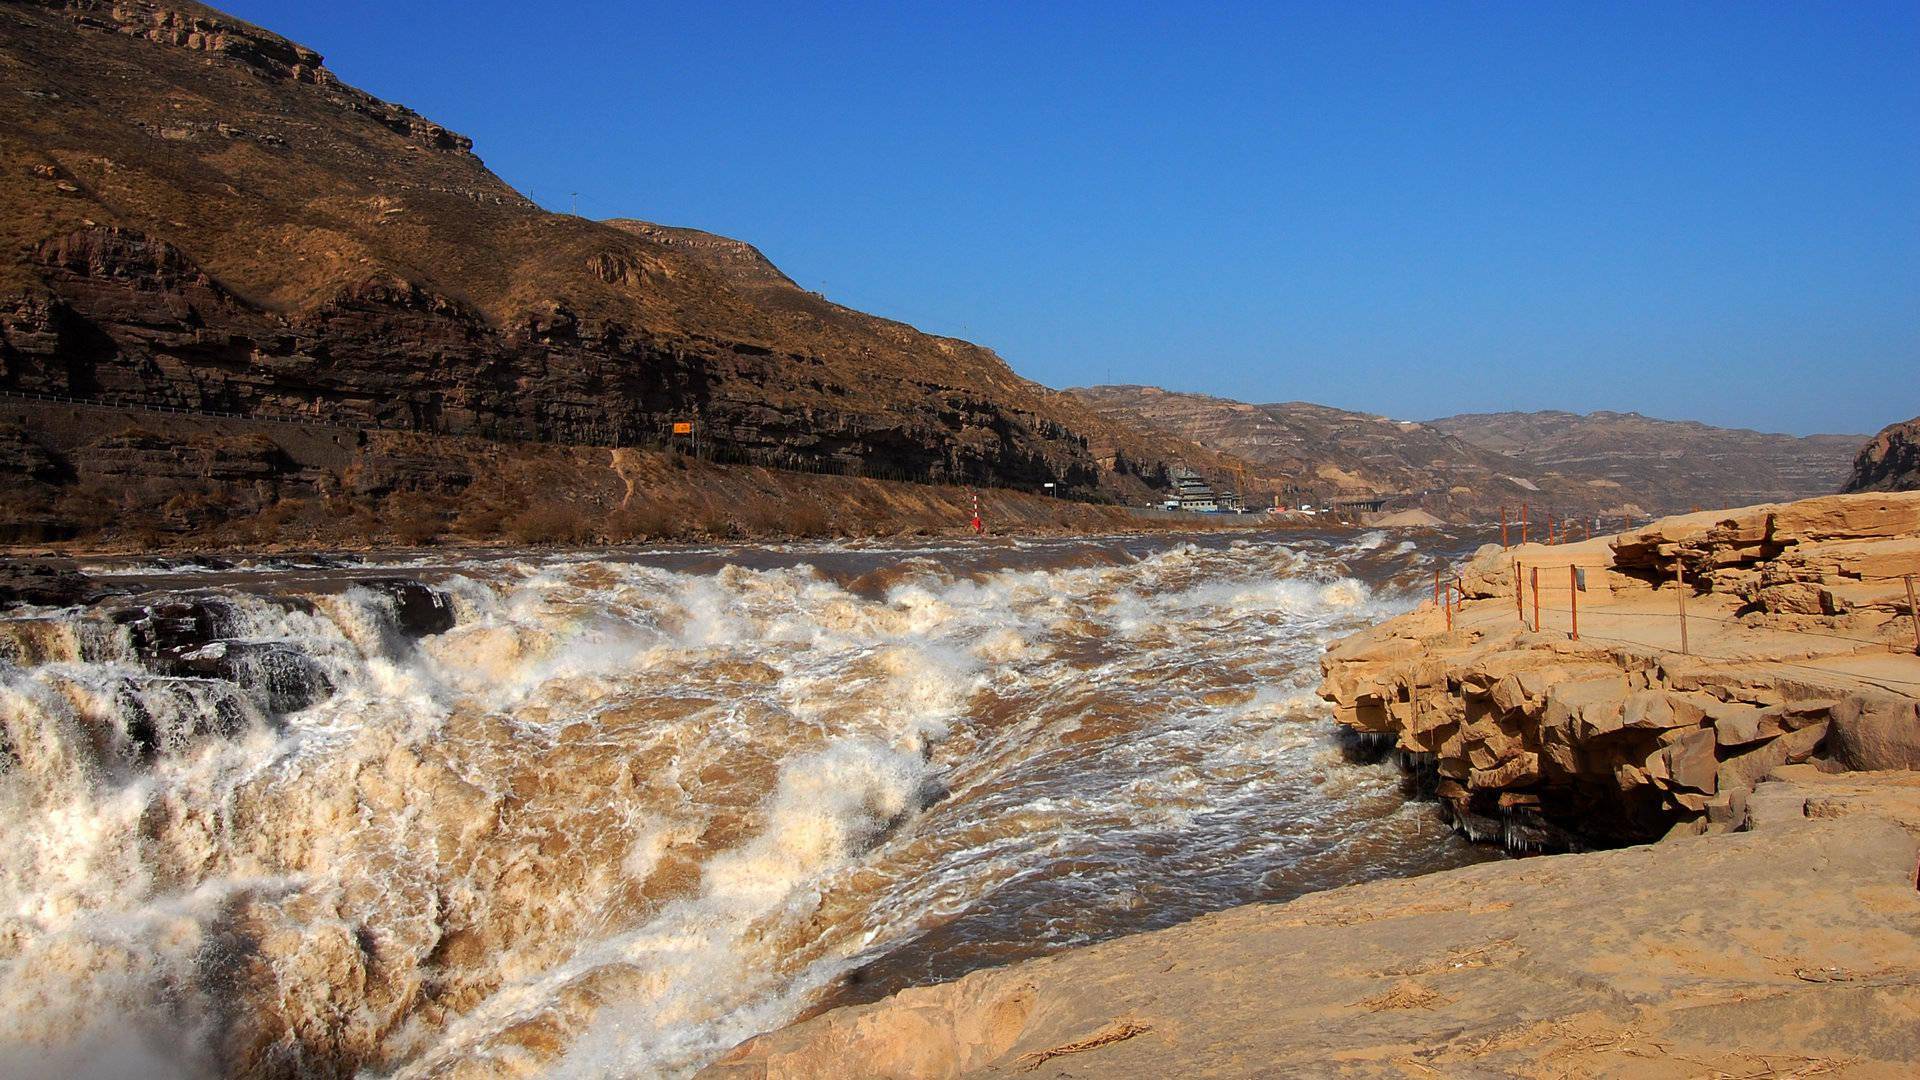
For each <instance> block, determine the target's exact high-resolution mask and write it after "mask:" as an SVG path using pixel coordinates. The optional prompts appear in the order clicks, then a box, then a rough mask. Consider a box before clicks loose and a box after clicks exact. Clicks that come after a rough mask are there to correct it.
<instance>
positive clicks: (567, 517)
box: [506, 503, 593, 544]
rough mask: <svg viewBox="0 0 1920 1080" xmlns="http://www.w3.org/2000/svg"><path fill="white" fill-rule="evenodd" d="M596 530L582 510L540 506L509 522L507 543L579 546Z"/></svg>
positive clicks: (559, 505) (555, 504)
mask: <svg viewBox="0 0 1920 1080" xmlns="http://www.w3.org/2000/svg"><path fill="white" fill-rule="evenodd" d="M592 535H593V529H592V527H591V526H590V525H589V524H588V522H587V519H586V516H585V515H584V514H582V513H581V512H580V510H579V508H578V507H574V506H569V505H566V504H564V503H539V504H536V505H534V506H530V507H528V508H527V509H525V510H522V511H520V512H519V513H518V514H515V515H514V516H513V517H511V518H509V519H507V522H506V536H507V539H509V540H512V541H514V542H515V543H520V544H579V543H584V542H585V541H587V540H589V539H591V538H592Z"/></svg>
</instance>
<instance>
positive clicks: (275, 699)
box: [150, 641, 333, 713]
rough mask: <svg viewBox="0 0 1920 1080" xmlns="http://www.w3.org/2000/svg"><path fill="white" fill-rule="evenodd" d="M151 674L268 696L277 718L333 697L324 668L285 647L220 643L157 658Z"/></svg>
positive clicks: (278, 643) (268, 704)
mask: <svg viewBox="0 0 1920 1080" xmlns="http://www.w3.org/2000/svg"><path fill="white" fill-rule="evenodd" d="M150 669H151V670H153V671H156V672H158V673H159V674H164V675H175V676H189V677H197V678H203V679H220V680H223V681H225V682H230V683H235V684H237V685H239V686H241V687H243V688H245V689H247V690H252V691H255V692H257V693H259V694H261V695H263V696H264V697H265V698H266V701H265V704H266V707H267V709H268V711H270V712H273V713H288V712H298V711H299V710H301V709H304V708H306V707H307V706H309V705H312V704H314V703H315V702H318V701H323V700H325V699H326V698H327V697H328V696H330V695H331V694H332V693H333V682H332V680H330V679H328V678H327V675H326V672H324V671H322V670H320V665H318V664H316V663H315V662H314V660H313V658H312V657H310V656H308V655H307V654H305V653H303V652H301V651H300V650H299V649H298V648H297V647H295V646H294V645H292V644H291V643H289V642H285V641H215V642H212V643H210V644H207V645H203V646H201V647H199V648H197V649H191V650H186V651H179V652H175V653H173V654H170V655H166V656H164V657H159V658H156V660H155V662H154V663H153V664H151V665H150Z"/></svg>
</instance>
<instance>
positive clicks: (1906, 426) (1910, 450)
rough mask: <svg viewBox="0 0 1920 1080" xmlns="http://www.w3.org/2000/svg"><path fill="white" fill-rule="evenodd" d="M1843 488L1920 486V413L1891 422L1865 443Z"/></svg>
mask: <svg viewBox="0 0 1920 1080" xmlns="http://www.w3.org/2000/svg"><path fill="white" fill-rule="evenodd" d="M1843 490H1845V491H1916V490H1920V416H1916V417H1914V418H1913V419H1911V420H1905V421H1902V422H1900V423H1898V424H1888V425H1887V426H1886V427H1885V428H1882V429H1881V431H1880V434H1878V435H1875V436H1874V437H1873V439H1872V440H1871V441H1869V442H1868V443H1867V445H1865V446H1863V447H1861V448H1860V452H1859V454H1857V455H1855V456H1854V459H1853V473H1852V475H1850V476H1849V477H1847V486H1846V487H1845V488H1844V489H1843Z"/></svg>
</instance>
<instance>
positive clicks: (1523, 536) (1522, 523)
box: [1520, 501, 1527, 544]
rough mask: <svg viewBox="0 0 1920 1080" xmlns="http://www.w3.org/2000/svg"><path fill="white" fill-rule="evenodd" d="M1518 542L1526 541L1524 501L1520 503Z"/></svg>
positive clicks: (1525, 509) (1525, 506)
mask: <svg viewBox="0 0 1920 1080" xmlns="http://www.w3.org/2000/svg"><path fill="white" fill-rule="evenodd" d="M1520 542H1521V543H1523V544H1524V543H1526V542H1527V504H1526V503H1525V502H1524V501H1523V502H1522V503H1521V504H1520Z"/></svg>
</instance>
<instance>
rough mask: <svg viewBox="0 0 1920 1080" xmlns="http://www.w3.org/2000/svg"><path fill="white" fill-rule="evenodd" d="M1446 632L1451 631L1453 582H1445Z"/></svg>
mask: <svg viewBox="0 0 1920 1080" xmlns="http://www.w3.org/2000/svg"><path fill="white" fill-rule="evenodd" d="M1447 633H1449V634H1451V633H1453V582H1451V581H1449V582H1447Z"/></svg>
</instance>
